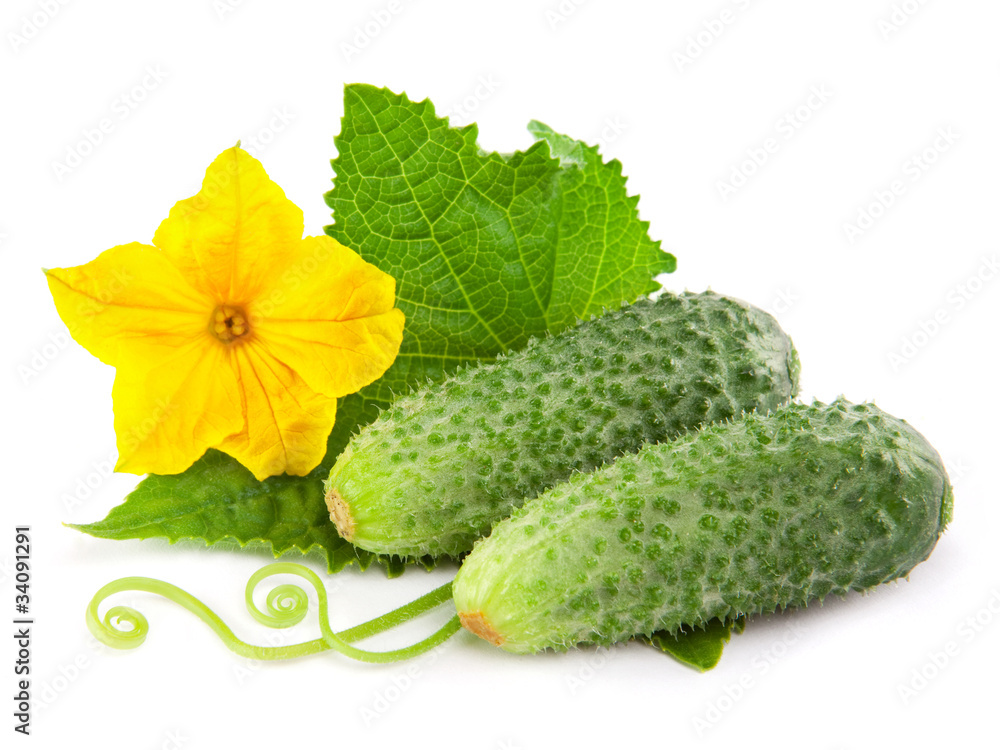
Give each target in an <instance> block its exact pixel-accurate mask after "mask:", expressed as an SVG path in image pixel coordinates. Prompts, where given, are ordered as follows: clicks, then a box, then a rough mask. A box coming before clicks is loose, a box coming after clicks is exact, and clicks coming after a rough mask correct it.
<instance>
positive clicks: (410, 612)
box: [87, 563, 460, 663]
mask: <svg viewBox="0 0 1000 750" xmlns="http://www.w3.org/2000/svg"><path fill="white" fill-rule="evenodd" d="M281 574H286V575H294V576H298V577H299V578H304V579H305V580H306V581H308V582H309V583H310V584H312V587H313V589H314V590H315V591H316V596H317V599H318V601H319V628H320V632H321V633H322V637H320V638H317V639H315V640H312V641H306V642H305V643H297V644H295V645H292V646H255V645H253V644H250V643H246V642H244V641H242V640H240V639H239V638H237V637H236V635H235V634H234V633H233V631H232V630H231V629H230V628H229V626H228V625H226V624H225V623H224V622H223V621H222V618H220V617H219V616H218V615H217V614H215V612H213V611H212V610H211V609H209V608H208V607H207V606H206V605H205V604H204V603H203V602H202V601H201V600H200V599H197V598H195V597H193V596H191V594H189V593H187V592H186V591H184V590H183V589H179V588H177V587H176V586H174V585H172V584H169V583H166V582H164V581H159V580H157V579H155V578H142V577H131V578H119V579H118V580H116V581H112V582H111V583H109V584H107V585H106V586H104V587H102V588H101V589H100V590H99V591H98V592H97V593H96V594H94V598H93V599H91V600H90V604H89V605H88V606H87V627H88V628H89V629H90V632H91V633H93V634H94V637H95V638H97V639H98V640H99V641H101V642H102V643H104V644H106V645H108V646H111V647H112V648H119V649H127V648H136V647H137V646H140V645H142V643H143V641H145V640H146V633H147V632H148V631H149V623H148V622H147V620H146V618H145V617H144V616H143V615H142V613H141V612H138V611H136V610H134V609H132V608H131V607H125V606H115V607H111V608H109V609H108V611H107V612H106V613H105V614H104V618H103V619H102V618H101V617H100V616H99V615H98V608H99V607H100V605H101V603H102V602H103V601H104V600H105V599H107V598H108V597H109V596H112V595H113V594H118V593H120V592H122V591H146V592H148V593H151V594H158V595H159V596H162V597H164V598H166V599H169V600H170V601H172V602H174V603H176V604H179V605H180V606H182V607H184V609H186V610H188V611H189V612H193V613H194V614H195V615H197V616H198V618H199V619H201V620H202V622H204V623H205V624H206V625H208V627H210V628H211V629H212V630H214V631H215V633H216V635H218V636H219V638H221V639H222V642H223V643H224V644H225V645H226V647H227V648H228V649H229V650H230V651H232V652H234V653H236V654H239V655H240V656H246V657H248V658H251V659H260V660H274V659H294V658H296V657H299V656H306V655H307V654H315V653H319V652H320V651H328V650H333V651H337V652H339V653H341V654H343V655H344V656H349V657H351V658H352V659H357V660H358V661H367V662H377V663H385V662H393V661H402V660H403V659H410V658H412V657H414V656H418V655H420V654H422V653H424V652H426V651H429V650H430V649H432V648H434V647H435V646H438V645H440V644H442V643H444V642H445V641H446V640H448V638H450V637H451V636H452V635H454V634H455V632H457V631H458V629H459V627H460V626H459V622H458V616H457V615H456V616H454V617H452V618H451V619H450V620H448V622H447V623H445V625H444V626H443V627H441V628H440V629H439V630H437V631H436V632H435V633H433V634H432V635H430V636H428V637H427V638H424V639H423V640H422V641H419V642H417V643H415V644H413V645H412V646H407V647H406V648H401V649H396V650H394V651H365V650H362V649H359V648H355V647H354V646H352V645H351V644H352V643H354V642H356V641H363V640H365V639H367V638H371V637H372V636H374V635H377V634H379V633H383V632H385V631H387V630H391V629H392V628H395V627H398V626H399V625H402V624H403V623H405V622H407V621H409V620H412V619H413V618H414V617H416V616H418V615H421V614H423V613H424V612H427V611H428V610H431V609H434V608H435V607H437V606H438V605H440V604H443V603H445V602H447V601H448V600H450V599H451V584H450V583H446V584H445V585H444V586H441V587H440V588H437V589H434V590H433V591H431V592H430V593H428V594H424V595H423V596H421V597H420V598H419V599H415V600H413V601H412V602H410V603H409V604H406V605H404V606H402V607H400V608H399V609H395V610H393V611H392V612H389V613H387V614H384V615H382V616H381V617H376V618H375V619H373V620H369V621H368V622H364V623H362V624H360V625H356V626H355V627H353V628H349V629H347V630H342V631H340V632H339V633H334V632H333V630H332V629H331V628H330V620H329V610H328V607H327V595H326V587H324V586H323V582H322V581H321V580H320V578H319V576H317V575H316V574H315V573H313V571H311V570H310V569H309V568H307V567H305V566H304V565H299V564H297V563H272V564H271V565H265V566H264V567H263V568H261V569H260V570H258V571H257V572H256V573H254V574H253V575H252V576H250V580H249V581H247V587H246V605H247V611H248V612H249V613H250V615H251V616H252V617H253V618H254V619H255V620H257V622H259V623H261V624H263V625H266V626H268V627H270V628H289V627H292V626H293V625H297V624H298V623H300V622H302V619H303V618H304V617H305V616H306V613H307V611H308V609H309V599H308V596H307V595H306V592H305V591H304V590H303V589H302V588H301V587H300V586H297V585H295V584H291V583H286V584H280V585H278V586H275V587H274V588H273V589H271V591H269V592H268V595H267V597H266V599H265V607H264V610H263V611H262V610H261V609H260V608H259V607H258V606H257V604H256V603H255V602H254V599H253V594H254V590H255V589H256V588H257V585H258V584H259V583H260V582H261V581H263V580H264V579H265V578H270V577H271V576H274V575H281Z"/></svg>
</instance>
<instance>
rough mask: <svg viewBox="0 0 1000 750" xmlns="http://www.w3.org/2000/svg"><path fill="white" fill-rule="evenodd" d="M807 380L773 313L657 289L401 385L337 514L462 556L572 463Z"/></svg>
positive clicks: (413, 552)
mask: <svg viewBox="0 0 1000 750" xmlns="http://www.w3.org/2000/svg"><path fill="white" fill-rule="evenodd" d="M797 386H798V358H797V355H796V354H795V349H794V348H793V346H792V343H791V341H790V340H789V339H788V337H787V336H786V335H785V333H784V332H783V331H782V330H781V328H780V327H779V326H778V324H777V322H776V321H775V320H774V318H773V317H771V316H770V315H768V314H767V313H765V312H764V311H762V310H759V309H757V308H754V307H752V306H750V305H748V304H746V303H744V302H740V301H738V300H734V299H731V298H727V297H723V296H720V295H718V294H714V293H711V292H706V293H703V294H684V295H680V296H677V295H673V294H664V295H663V296H661V297H660V298H659V299H658V300H657V301H655V302H652V301H650V300H646V299H644V300H641V301H639V302H636V303H635V304H633V305H628V306H624V307H622V308H621V309H619V310H615V311H612V312H608V313H606V314H605V315H604V316H602V317H600V318H594V319H591V320H589V321H587V322H584V323H580V324H578V325H577V326H576V327H575V328H573V329H570V330H568V331H565V332H563V333H561V334H558V335H555V336H550V337H548V338H546V339H542V340H539V341H535V342H533V343H532V344H530V345H529V346H528V347H527V348H526V349H524V350H522V351H519V352H516V353H514V354H510V355H509V356H507V357H504V358H501V359H499V360H497V361H496V362H494V363H491V364H485V365H481V366H479V367H472V368H468V369H465V370H461V371H459V372H458V373H457V374H455V375H454V376H453V377H451V378H450V379H448V380H447V381H445V382H444V383H443V384H439V385H436V386H431V387H427V388H424V389H421V390H417V391H414V392H412V393H410V394H408V395H405V396H402V397H400V398H398V399H397V400H396V401H395V402H394V403H393V405H392V406H391V407H390V408H389V409H387V410H386V411H385V412H383V413H382V415H381V416H380V417H379V418H378V419H377V420H376V421H375V422H373V423H372V424H370V425H368V426H367V427H365V428H364V429H363V430H362V431H361V432H360V433H359V434H358V435H356V436H355V437H354V438H353V439H352V440H351V442H350V444H349V445H348V446H347V448H346V449H345V450H344V452H343V453H342V454H341V455H340V457H339V458H338V460H337V462H336V464H335V465H334V467H333V470H332V471H331V473H330V477H329V479H328V481H327V484H326V499H327V505H328V507H329V509H330V517H331V519H332V520H333V522H334V523H335V524H336V526H337V529H338V531H339V532H340V534H341V535H342V536H343V537H344V538H345V539H347V540H348V541H350V542H352V543H353V544H355V545H357V546H359V547H361V548H363V549H366V550H370V551H372V552H377V553H379V554H393V555H400V556H423V555H434V556H440V555H452V556H454V555H459V554H461V553H464V552H468V551H469V550H470V549H472V545H473V543H474V542H475V541H476V540H477V539H478V538H479V537H481V536H483V535H485V534H486V533H488V532H489V530H490V528H491V527H492V525H493V524H494V523H496V522H497V521H499V520H500V519H502V518H504V517H506V516H507V515H509V514H510V512H511V511H512V510H514V508H516V507H518V506H520V505H521V504H522V503H523V502H524V501H525V500H526V499H528V498H531V497H534V496H535V495H537V494H538V493H539V492H542V491H543V490H545V489H547V488H548V487H551V486H552V485H554V484H556V483H557V482H559V481H562V480H563V479H566V478H567V477H568V476H570V474H572V473H573V472H576V471H590V470H591V469H593V468H595V467H597V466H600V465H601V464H603V463H605V462H606V461H609V460H611V459H613V458H615V457H616V456H618V455H621V454H622V453H626V452H634V451H636V450H638V449H639V448H640V447H641V446H642V444H643V443H645V442H648V441H657V440H664V439H668V438H672V437H675V436H677V435H678V434H680V433H682V432H684V431H686V430H688V429H692V428H695V427H697V426H699V425H701V424H703V423H706V422H711V421H716V420H721V419H729V418H732V417H736V416H739V415H740V414H741V413H742V412H744V411H749V410H753V409H761V410H764V411H768V410H771V409H775V408H777V407H778V406H780V405H782V404H784V403H786V402H787V401H788V400H789V399H790V398H792V397H793V396H794V395H795V392H796V390H797Z"/></svg>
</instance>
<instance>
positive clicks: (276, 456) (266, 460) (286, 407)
mask: <svg viewBox="0 0 1000 750" xmlns="http://www.w3.org/2000/svg"><path fill="white" fill-rule="evenodd" d="M233 355H234V358H235V361H236V363H237V367H238V369H239V372H240V381H241V383H242V388H243V398H244V406H243V408H244V413H245V415H246V418H245V424H244V427H243V429H242V430H241V431H240V432H238V433H237V434H234V435H230V436H229V437H227V438H225V439H224V440H222V441H221V442H219V443H218V444H217V445H215V446H214V447H216V448H218V449H219V450H221V451H225V452H226V453H228V454H229V455H230V456H232V457H233V458H235V459H236V460H237V461H239V462H240V463H241V464H243V465H244V466H246V467H247V468H248V469H250V471H251V472H253V475H254V476H255V477H256V478H257V479H259V480H264V479H266V478H267V477H269V476H272V475H274V474H281V473H282V472H287V473H289V474H295V475H297V476H303V475H305V474H308V473H309V472H310V471H312V470H313V469H314V468H316V466H317V465H318V464H319V462H320V461H322V460H323V456H324V455H325V454H326V440H327V437H329V435H330V431H331V430H332V429H333V422H334V419H335V417H336V413H337V400H336V399H335V398H328V397H326V396H323V395H320V394H318V393H315V392H314V391H313V390H312V389H311V388H309V386H308V385H306V383H305V382H304V381H303V380H302V378H300V377H299V376H298V375H297V374H296V373H295V372H294V371H293V370H291V369H290V368H289V367H287V366H286V365H284V364H283V363H282V362H279V361H277V360H276V359H274V358H273V357H272V356H270V355H269V354H268V353H267V352H266V351H264V350H263V349H262V348H261V347H259V346H258V341H257V340H254V341H252V342H248V343H247V344H244V345H240V346H235V347H233Z"/></svg>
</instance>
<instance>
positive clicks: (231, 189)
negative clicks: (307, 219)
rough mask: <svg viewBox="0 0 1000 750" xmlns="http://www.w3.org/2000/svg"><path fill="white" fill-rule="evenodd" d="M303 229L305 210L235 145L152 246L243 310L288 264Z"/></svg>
mask: <svg viewBox="0 0 1000 750" xmlns="http://www.w3.org/2000/svg"><path fill="white" fill-rule="evenodd" d="M302 230H303V223H302V211H301V209H299V207H298V206H296V205H295V204H294V203H292V202H291V201H290V200H288V198H286V197H285V193H284V191H282V189H281V188H280V187H278V186H277V185H276V184H275V183H274V182H272V181H271V179H270V178H269V177H268V176H267V173H266V172H265V171H264V167H263V166H261V163H260V162H259V161H257V160H256V159H254V158H253V157H252V156H250V154H248V153H247V152H246V151H244V150H243V149H241V148H239V147H238V146H237V147H234V148H231V149H228V150H226V151H223V152H222V153H221V154H220V155H219V156H218V157H217V158H216V160H215V161H214V162H212V164H211V166H209V168H208V171H207V172H206V173H205V180H204V182H203V183H202V186H201V190H200V191H199V192H198V193H197V195H194V196H192V197H191V198H188V199H186V200H182V201H180V202H178V203H177V204H176V205H175V206H174V207H173V208H172V209H171V210H170V215H169V216H168V217H167V218H166V219H165V220H164V221H163V223H162V224H160V227H159V229H157V230H156V234H155V236H154V237H153V244H154V245H156V246H157V247H159V248H161V249H162V250H163V251H164V252H165V253H166V254H167V256H168V257H170V259H171V260H173V261H174V263H175V264H176V265H177V267H178V268H179V269H180V270H181V273H183V274H184V276H186V277H187V278H188V279H189V280H191V283H192V284H194V285H195V286H196V287H198V288H199V289H200V290H202V291H203V292H205V293H206V294H209V295H211V296H212V297H213V299H214V300H215V301H216V303H217V304H222V303H224V302H225V303H230V304H236V305H241V304H245V303H247V302H248V301H250V300H251V299H254V298H255V297H256V296H257V295H258V293H259V290H260V289H261V288H262V287H263V286H264V285H265V284H266V281H267V279H268V277H269V276H272V275H273V274H274V272H275V269H281V268H283V267H284V265H285V264H286V262H287V260H286V255H288V253H293V252H294V250H295V245H296V244H297V243H298V242H299V240H301V239H302ZM279 272H280V271H279Z"/></svg>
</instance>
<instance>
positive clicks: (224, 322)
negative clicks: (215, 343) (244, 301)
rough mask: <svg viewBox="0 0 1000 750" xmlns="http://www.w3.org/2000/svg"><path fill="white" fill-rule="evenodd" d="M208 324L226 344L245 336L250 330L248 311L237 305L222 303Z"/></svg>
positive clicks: (216, 336)
mask: <svg viewBox="0 0 1000 750" xmlns="http://www.w3.org/2000/svg"><path fill="white" fill-rule="evenodd" d="M208 326H209V329H210V330H211V331H212V333H213V334H214V335H215V338H217V339H218V340H219V341H222V342H224V343H226V344H228V343H230V342H231V341H234V340H235V339H238V338H239V337H240V336H245V335H246V334H247V332H248V331H249V330H250V327H249V326H248V325H247V316H246V313H245V312H243V308H242V307H236V306H235V305H220V306H219V307H217V308H215V312H213V313H212V317H211V319H210V320H209V323H208Z"/></svg>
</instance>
